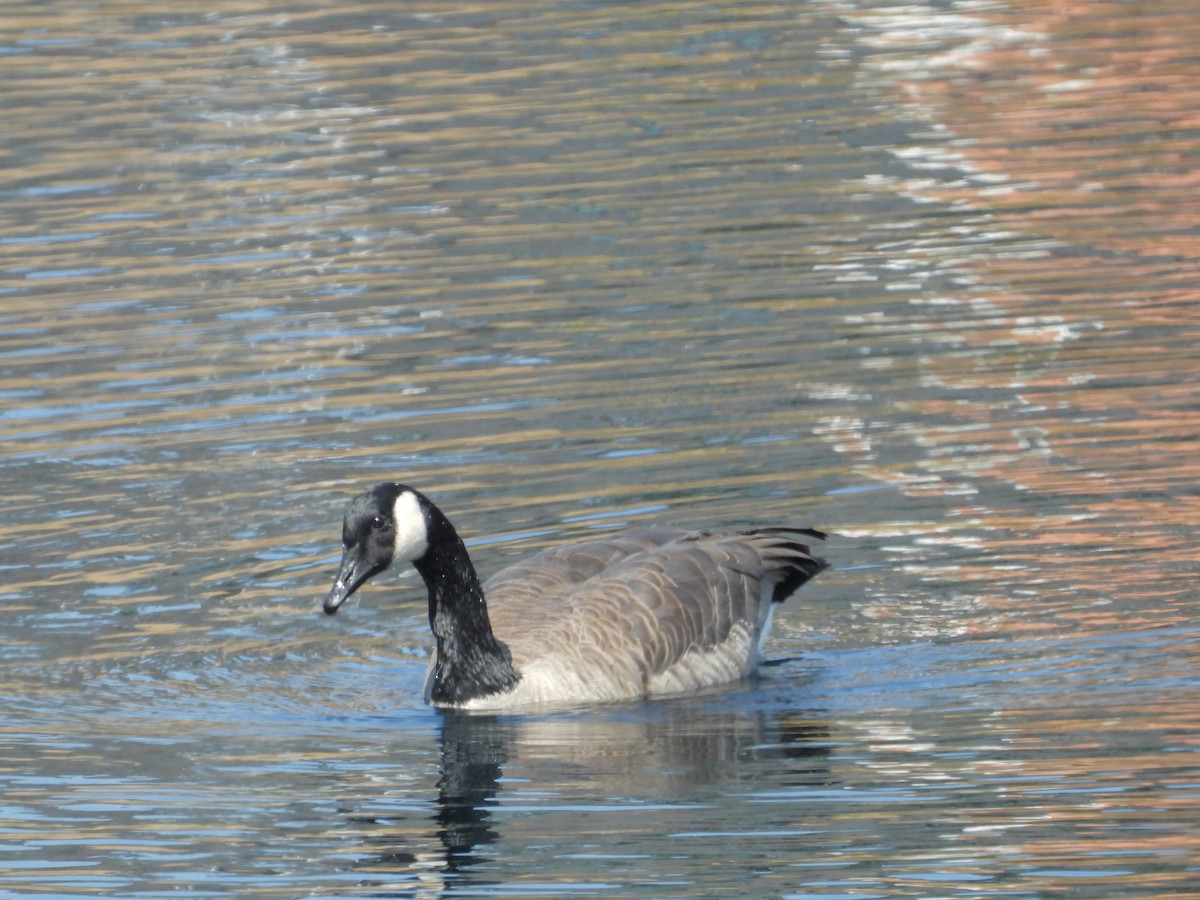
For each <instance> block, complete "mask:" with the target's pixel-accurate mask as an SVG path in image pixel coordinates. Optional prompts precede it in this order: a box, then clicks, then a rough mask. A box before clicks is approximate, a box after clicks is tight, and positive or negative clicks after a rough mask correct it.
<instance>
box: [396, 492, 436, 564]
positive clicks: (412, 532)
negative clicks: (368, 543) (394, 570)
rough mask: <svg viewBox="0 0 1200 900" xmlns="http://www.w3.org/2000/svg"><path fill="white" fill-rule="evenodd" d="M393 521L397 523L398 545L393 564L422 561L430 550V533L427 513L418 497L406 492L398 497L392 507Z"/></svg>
mask: <svg viewBox="0 0 1200 900" xmlns="http://www.w3.org/2000/svg"><path fill="white" fill-rule="evenodd" d="M392 519H393V521H395V523H396V545H395V551H394V552H395V556H394V557H393V558H392V561H393V562H397V563H402V562H412V561H413V560H414V559H420V558H421V557H422V556H424V555H425V551H427V550H428V549H429V532H428V530H427V529H426V527H425V513H424V511H423V510H422V509H421V503H420V501H418V500H417V495H416V494H414V493H413V492H412V491H405V492H404V493H402V494H400V495H399V496H398V497H396V503H395V505H393V507H392Z"/></svg>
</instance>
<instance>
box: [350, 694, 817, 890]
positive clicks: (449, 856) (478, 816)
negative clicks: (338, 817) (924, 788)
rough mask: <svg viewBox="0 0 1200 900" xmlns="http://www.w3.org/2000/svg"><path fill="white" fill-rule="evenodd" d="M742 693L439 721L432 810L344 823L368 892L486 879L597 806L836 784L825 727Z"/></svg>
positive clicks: (683, 802)
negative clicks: (495, 861) (356, 839)
mask: <svg viewBox="0 0 1200 900" xmlns="http://www.w3.org/2000/svg"><path fill="white" fill-rule="evenodd" d="M738 699H742V698H741V697H737V696H735V697H734V698H733V700H734V702H728V701H729V700H730V698H729V697H728V696H726V697H724V698H723V700H725V701H726V702H722V703H721V704H720V707H719V708H718V707H716V706H714V705H705V704H704V703H703V702H702V701H703V698H699V699H698V698H694V697H693V698H688V699H686V700H681V701H679V702H657V703H646V704H642V705H637V706H633V707H624V708H615V707H614V708H611V709H607V710H605V709H601V710H597V709H590V710H588V711H586V712H577V713H569V712H568V713H558V714H553V715H546V716H537V717H524V716H511V715H506V716H495V715H487V716H483V715H479V714H470V713H463V712H453V711H452V712H446V713H442V714H441V715H442V721H441V733H440V739H441V759H440V767H441V773H440V778H439V779H438V782H437V788H436V796H435V797H434V798H433V802H432V806H433V814H432V816H429V815H425V816H423V817H419V818H418V817H417V815H416V813H415V810H413V809H412V808H411V807H409V808H408V809H409V810H412V812H411V813H409V812H408V811H405V812H401V813H399V814H397V815H387V816H380V815H362V814H357V815H351V816H349V817H348V824H350V825H351V826H352V827H353V830H355V831H357V832H358V833H359V834H360V836H361V837H360V847H361V848H362V849H364V850H365V851H366V853H365V854H364V855H363V856H361V857H360V858H359V859H358V860H357V862H356V868H358V870H359V873H360V875H361V876H362V877H363V880H364V882H366V883H370V884H372V887H373V891H372V894H373V896H379V897H397V896H404V897H426V896H438V895H440V893H441V892H442V891H443V890H445V889H449V887H450V886H451V885H453V886H454V888H455V889H461V888H463V887H464V886H465V885H467V884H470V885H472V886H475V887H479V886H482V885H483V884H486V883H487V881H488V878H487V876H486V875H485V874H484V872H483V868H484V867H483V866H481V865H480V864H482V863H486V861H487V859H488V849H489V848H491V847H494V846H495V845H496V844H498V843H499V842H500V841H501V839H503V840H506V841H516V842H520V843H529V844H537V843H544V842H560V841H561V840H562V839H563V838H564V829H569V828H570V827H571V825H570V823H571V821H572V816H573V815H574V814H575V813H576V812H577V811H578V810H580V809H585V808H587V807H588V806H589V805H594V804H601V805H603V806H604V808H605V810H606V812H609V813H612V812H615V813H617V814H619V813H620V810H621V807H622V806H623V805H628V807H629V812H630V813H631V814H632V813H635V812H638V811H640V810H644V809H645V808H646V807H647V806H650V805H656V806H658V807H659V808H662V807H664V806H665V807H671V806H675V807H678V808H681V809H684V808H687V807H688V806H689V805H694V804H697V803H706V802H709V801H710V800H711V799H712V798H713V797H714V796H716V795H719V794H720V793H721V792H722V791H727V790H729V789H730V788H731V787H733V786H737V787H738V789H739V790H744V789H745V788H746V787H747V786H748V785H756V786H760V787H761V788H762V789H764V790H767V791H769V790H771V789H772V788H783V787H789V788H795V787H797V786H806V785H807V786H813V787H824V786H827V785H828V784H829V781H830V777H831V776H830V773H829V768H828V754H829V750H830V747H831V746H832V743H831V737H830V724H829V722H828V721H826V720H824V719H822V718H820V717H819V715H817V714H814V713H812V712H795V711H779V710H766V709H762V708H757V709H756V708H753V707H752V706H751V707H750V708H748V709H744V708H743V709H736V710H735V709H731V708H730V707H733V706H736V705H737V704H736V700H738ZM747 706H749V704H747ZM611 798H619V799H611ZM363 805H364V806H378V804H377V801H375V800H374V799H366V800H365V802H364V804H363ZM501 808H503V809H504V813H503V814H500V809H501ZM531 812H532V813H537V814H536V815H528V813H531ZM617 831H619V828H618V829H615V830H614V840H617V839H619V836H618V835H617V834H616V832H617ZM368 873H369V874H368ZM593 874H594V873H593Z"/></svg>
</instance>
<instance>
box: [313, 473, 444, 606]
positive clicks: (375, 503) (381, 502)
mask: <svg viewBox="0 0 1200 900" xmlns="http://www.w3.org/2000/svg"><path fill="white" fill-rule="evenodd" d="M427 507H428V501H427V500H425V498H424V497H423V496H422V495H421V494H420V493H418V492H417V491H415V490H413V489H412V488H410V487H408V486H406V485H403V484H377V485H376V486H375V487H373V488H371V489H370V490H369V491H364V492H363V493H361V494H359V495H358V496H357V497H355V498H354V499H353V500H351V501H350V503H349V504H347V506H346V515H345V517H344V518H343V519H342V548H343V550H342V564H341V568H339V569H338V574H337V579H336V580H335V581H334V583H333V589H332V590H330V592H329V595H328V596H327V597H326V598H325V604H324V609H325V612H327V613H328V614H329V615H333V614H334V613H335V612H337V611H338V607H340V606H341V605H342V604H343V603H345V602H346V600H348V599H349V598H350V595H351V594H353V593H354V592H355V591H356V590H358V589H359V587H361V586H362V584H363V583H364V582H365V581H366V580H367V579H368V578H371V577H372V576H374V575H378V574H379V573H380V572H382V571H383V570H384V569H386V568H387V567H388V566H390V565H392V563H396V562H400V563H404V562H413V561H415V560H418V559H420V558H421V557H422V556H424V555H425V553H426V552H427V551H428V550H429V527H428V525H427V524H426V513H425V511H426V509H427Z"/></svg>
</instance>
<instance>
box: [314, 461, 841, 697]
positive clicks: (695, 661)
mask: <svg viewBox="0 0 1200 900" xmlns="http://www.w3.org/2000/svg"><path fill="white" fill-rule="evenodd" d="M824 536H825V535H823V534H822V533H821V532H819V531H812V530H810V529H807V528H782V527H780V528H759V529H754V530H751V531H730V532H708V531H694V532H685V531H679V530H676V529H671V528H642V529H638V530H634V531H627V532H622V533H619V534H614V535H612V536H605V537H600V538H596V539H594V540H589V541H584V542H583V543H578V544H571V545H569V546H565V547H558V548H556V549H552V550H547V551H545V552H543V553H539V554H537V555H536V556H533V557H531V558H529V559H527V560H525V561H523V562H519V563H516V564H515V565H511V566H509V567H508V568H506V569H503V570H502V571H500V572H498V573H496V574H495V575H494V576H492V578H491V579H489V580H488V581H487V583H485V584H483V585H480V583H479V578H478V577H477V576H476V574H475V567H474V566H473V565H472V564H471V559H470V557H469V556H468V555H467V550H466V547H464V546H463V542H462V540H461V539H460V538H459V536H458V533H457V532H456V531H455V530H454V526H453V525H451V524H450V521H449V519H447V518H446V516H445V515H444V514H443V513H442V511H441V510H440V509H438V508H437V506H435V505H434V504H433V502H432V501H431V500H430V499H429V498H428V497H426V496H425V495H424V494H422V493H421V492H420V491H417V490H414V489H413V488H411V487H408V486H406V485H403V484H380V485H376V486H375V487H373V488H371V489H370V490H368V491H365V492H363V493H362V494H359V495H358V496H357V497H355V498H354V499H353V500H351V501H350V503H349V504H348V505H347V507H346V515H345V518H344V520H343V522H342V544H343V547H344V551H343V554H342V562H341V567H340V569H339V570H338V574H337V580H336V581H335V582H334V585H333V589H332V590H330V592H329V595H328V596H327V597H326V598H325V604H324V609H325V612H326V613H328V614H329V615H333V614H334V613H336V612H337V611H338V608H339V607H340V606H341V605H342V604H343V603H345V602H346V599H347V598H348V597H349V596H350V595H351V594H353V593H354V592H355V591H356V590H357V589H358V588H359V587H360V586H362V584H363V582H365V581H366V580H367V579H368V578H370V577H372V576H373V575H377V574H378V573H380V572H382V571H384V570H385V569H386V568H388V567H389V566H390V565H392V564H393V563H403V562H411V563H412V564H413V565H414V566H415V567H416V569H417V571H418V572H419V573H420V575H421V577H422V578H423V579H424V580H425V586H426V588H428V590H429V624H430V627H431V628H432V629H433V634H434V637H436V638H437V650H436V652H435V655H434V657H433V659H432V660H431V661H430V666H429V672H428V674H427V676H426V679H425V700H426V702H428V703H430V704H432V705H433V706H442V707H459V708H470V709H497V708H504V707H514V706H525V705H530V704H554V705H562V704H581V703H592V702H602V701H612V700H630V699H636V698H639V697H650V696H655V695H660V694H674V693H679V692H684V691H690V690H696V689H699V688H703V687H707V686H710V685H716V684H722V683H724V682H728V681H734V680H736V679H738V678H742V677H744V676H746V675H748V674H749V673H750V672H751V671H753V669H754V668H755V666H756V664H757V662H758V658H759V651H760V646H761V642H762V639H763V638H764V637H765V635H766V632H767V629H768V627H769V626H770V620H771V612H772V609H773V607H774V605H775V604H776V603H779V602H781V601H783V600H784V599H786V598H787V597H788V596H790V595H791V594H792V592H793V591H795V590H796V589H797V588H798V587H800V585H802V584H804V583H805V582H806V581H808V580H809V579H810V578H812V577H813V576H814V575H816V574H817V573H818V572H820V571H821V570H822V569H824V568H826V563H825V561H824V560H823V559H819V558H817V557H814V556H812V555H811V554H810V553H809V549H808V547H807V546H805V545H804V544H802V543H800V540H799V538H801V537H814V538H823V537H824ZM485 596H486V598H487V601H486V602H485V600H484V597H485Z"/></svg>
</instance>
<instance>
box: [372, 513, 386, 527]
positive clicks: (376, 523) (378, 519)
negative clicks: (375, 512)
mask: <svg viewBox="0 0 1200 900" xmlns="http://www.w3.org/2000/svg"><path fill="white" fill-rule="evenodd" d="M386 524H387V522H386V520H385V519H384V518H383V516H375V517H373V518H372V519H371V527H372V528H375V529H379V528H382V527H383V526H384V525H386Z"/></svg>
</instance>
